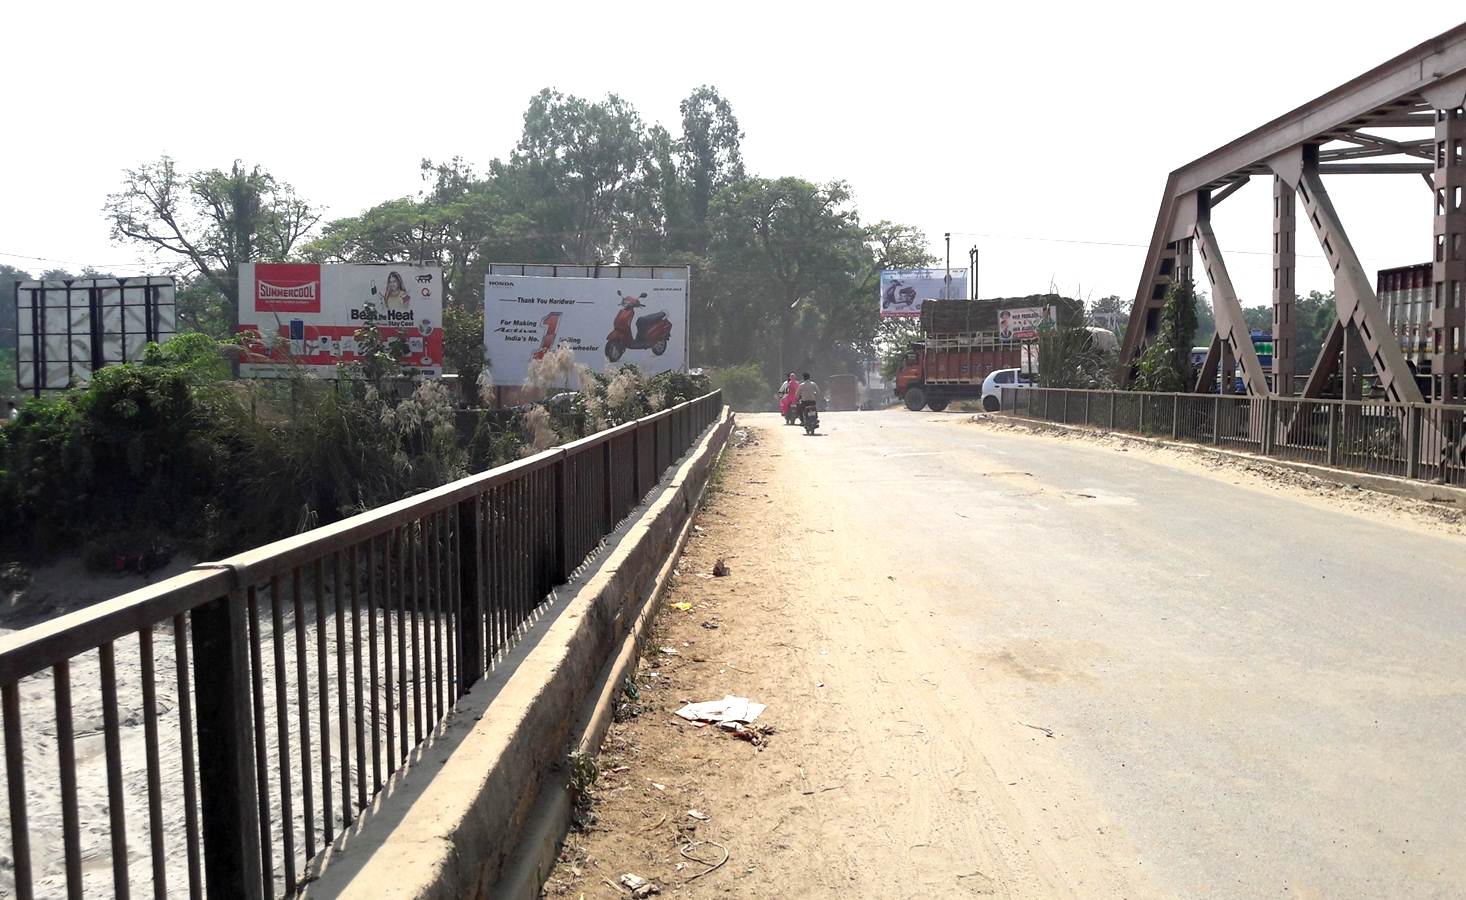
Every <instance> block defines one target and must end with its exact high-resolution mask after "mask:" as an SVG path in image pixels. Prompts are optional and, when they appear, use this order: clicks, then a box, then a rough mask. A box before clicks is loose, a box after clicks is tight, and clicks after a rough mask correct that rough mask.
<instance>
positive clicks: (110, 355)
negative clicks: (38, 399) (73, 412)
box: [15, 275, 177, 396]
mask: <svg viewBox="0 0 1466 900" xmlns="http://www.w3.org/2000/svg"><path fill="white" fill-rule="evenodd" d="M173 297H174V283H173V278H172V277H171V276H156V275H154V276H140V277H135V278H72V279H68V280H65V281H21V282H17V283H16V284H15V315H16V348H15V349H16V367H15V376H16V384H17V387H19V388H20V389H21V390H25V391H30V392H32V393H34V394H36V395H37V396H39V394H40V392H41V391H43V390H64V389H66V388H67V387H70V386H71V385H73V384H78V385H79V384H85V383H86V382H87V381H89V380H90V379H91V374H92V372H94V371H95V370H97V369H100V368H102V367H103V366H108V365H116V364H118V363H124V362H132V361H134V360H138V359H141V358H142V355H143V348H145V347H146V346H147V345H148V344H149V343H150V342H157V343H162V342H163V341H166V340H168V339H169V338H170V337H172V336H173V334H174V332H175V331H176V330H177V326H176V320H175V307H174V300H173Z"/></svg>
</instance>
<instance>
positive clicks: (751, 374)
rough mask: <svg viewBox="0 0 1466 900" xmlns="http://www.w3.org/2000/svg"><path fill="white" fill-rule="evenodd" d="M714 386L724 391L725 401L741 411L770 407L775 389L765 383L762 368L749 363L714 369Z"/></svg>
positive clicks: (712, 380) (755, 410)
mask: <svg viewBox="0 0 1466 900" xmlns="http://www.w3.org/2000/svg"><path fill="white" fill-rule="evenodd" d="M711 382H712V386H713V387H715V388H717V389H719V390H721V391H722V392H723V402H724V403H726V404H727V405H728V406H729V407H731V408H733V409H736V410H738V411H739V412H758V411H761V410H766V409H768V408H769V404H770V403H771V402H772V400H771V398H772V396H773V389H772V388H771V387H770V386H769V385H767V384H765V383H764V376H763V372H762V370H760V369H759V367H758V366H756V365H753V364H752V363H749V364H747V365H742V366H725V367H723V368H721V369H714V370H713V371H712V374H711Z"/></svg>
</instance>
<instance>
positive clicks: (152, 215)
mask: <svg viewBox="0 0 1466 900" xmlns="http://www.w3.org/2000/svg"><path fill="white" fill-rule="evenodd" d="M103 210H104V212H105V213H106V215H107V218H108V219H109V221H110V222H111V226H112V239H113V240H115V241H125V242H131V243H135V244H142V245H143V246H146V247H149V248H151V249H152V250H153V251H154V252H155V253H157V254H158V255H160V256H163V257H164V258H172V259H174V260H175V261H176V262H177V263H178V265H179V267H180V268H182V269H183V270H184V271H185V273H186V274H195V275H197V276H199V277H200V278H201V279H203V280H204V281H205V282H207V284H208V285H209V287H210V288H211V289H212V291H213V294H212V295H211V296H212V299H211V301H210V302H212V303H214V304H217V305H218V308H217V310H216V312H217V313H218V314H220V315H221V316H222V318H223V320H224V321H225V322H226V323H227V326H228V330H229V331H233V330H234V328H235V326H236V325H237V324H238V322H239V308H238V278H239V265H240V263H245V262H279V261H282V260H284V259H286V258H287V257H289V256H290V254H291V252H292V251H294V250H295V248H296V246H297V245H298V244H299V243H300V242H301V240H302V239H303V238H304V237H305V236H306V234H308V233H309V232H310V230H311V229H312V228H313V227H315V225H316V223H317V221H319V219H320V213H319V212H318V211H317V210H316V209H315V208H314V207H313V206H311V205H310V204H309V203H307V202H306V201H305V200H303V199H301V198H300V197H298V196H297V195H296V193H295V189H294V188H292V187H291V186H290V185H289V184H287V183H285V182H283V181H280V180H278V179H276V178H275V177H274V176H273V175H271V174H270V173H268V172H266V171H265V170H264V169H262V168H261V167H259V166H254V167H253V168H246V167H245V166H244V164H243V163H241V162H239V161H238V160H235V162H234V164H233V165H232V166H231V167H230V169H229V171H228V172H225V171H223V170H220V169H209V170H207V171H198V172H192V173H183V172H180V171H178V168H177V166H176V165H175V164H174V162H173V160H172V159H171V158H169V157H167V156H163V157H160V158H159V159H158V161H157V162H153V163H144V164H143V165H141V166H139V167H137V168H136V169H129V170H127V171H126V172H125V173H124V176H123V182H122V188H121V190H119V191H117V192H116V193H114V194H109V195H108V196H107V202H106V204H105V205H104V206H103Z"/></svg>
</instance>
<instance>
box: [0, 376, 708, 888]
mask: <svg viewBox="0 0 1466 900" xmlns="http://www.w3.org/2000/svg"><path fill="white" fill-rule="evenodd" d="M721 408H722V397H721V394H720V393H718V392H713V393H711V394H708V395H706V396H704V397H700V398H698V399H696V400H693V401H690V402H687V403H682V404H680V405H678V406H675V407H673V408H671V409H668V410H664V411H662V412H659V413H656V414H655V415H651V416H648V417H646V418H644V419H640V420H637V421H635V422H631V423H627V424H625V425H622V426H620V427H617V428H612V429H610V430H608V431H603V432H601V433H599V434H595V435H592V436H590V437H587V438H584V439H582V440H579V441H576V442H574V443H571V444H567V445H565V446H563V447H557V448H554V449H551V450H547V451H544V452H542V453H538V454H536V455H534V456H531V457H528V458H526V459H522V460H519V461H517V462H514V463H510V464H509V465H505V466H501V467H499V468H496V469H493V470H490V471H488V472H484V473H482V474H479V475H474V476H472V477H469V478H465V479H462V480H460V481H456V482H453V483H451V484H447V485H444V486H442V487H440V488H437V489H435V490H432V491H428V492H426V493H423V494H420V495H417V496H413V497H409V498H406V499H404V500H400V501H398V502H396V503H392V504H389V505H387V506H384V507H381V508H379V509H375V510H371V511H369V512H365V513H362V514H360V515H356V516H353V517H351V518H349V519H346V520H343V521H341V522H337V523H335V524H333V525H329V526H326V527H323V528H317V529H314V530H312V531H309V532H306V533H304V534H300V535H297V536H295V537H292V538H287V539H285V540H281V541H277V542H275V543H273V544H269V545H267V546H264V547H260V548H257V549H254V550H251V551H248V552H246V553H241V554H239V555H237V556H233V557H230V558H228V559H224V560H220V561H218V562H214V563H207V564H204V565H200V566H197V567H195V568H194V569H192V570H190V571H188V572H186V573H184V574H181V575H178V576H176V577H174V578H169V579H167V580H166V581H163V582H160V583H158V584H156V585H153V586H151V587H148V588H144V589H142V590H138V591H134V592H132V593H130V594H126V595H123V596H120V597H116V598H114V599H112V600H108V601H105V602H103V603H99V604H96V605H94V606H91V607H88V608H86V609H83V610H79V611H77V612H74V613H70V614H68V615H65V616H61V617H58V618H56V619H53V620H51V621H48V622H45V623H42V624H39V625H36V626H34V627H31V628H27V629H25V630H23V631H19V632H16V633H14V634H10V635H7V636H5V637H4V638H0V712H3V718H4V739H5V766H4V771H5V778H6V785H5V793H6V796H7V798H8V803H7V804H5V806H4V809H3V814H4V818H5V819H7V820H8V821H5V822H3V823H0V831H4V832H8V834H9V837H10V843H11V852H10V854H9V860H8V861H3V860H0V894H5V893H8V894H10V895H13V896H16V897H18V898H22V900H26V898H30V897H33V896H36V895H38V894H40V895H53V894H54V895H61V894H65V895H67V896H70V897H80V896H82V894H83V892H84V891H85V892H86V893H90V894H94V895H95V894H106V893H108V892H109V891H110V892H111V893H113V894H115V895H116V896H119V897H125V896H128V895H129V894H130V892H131V891H133V890H137V891H138V892H139V893H143V892H151V893H152V894H153V895H154V896H155V897H164V896H167V895H168V894H169V892H170V891H175V892H177V893H179V894H182V893H183V891H185V890H186V891H187V894H188V895H189V896H190V897H200V896H203V895H204V894H205V892H207V894H208V896H211V897H213V896H245V897H261V896H272V895H282V894H291V893H293V892H295V891H296V890H297V889H298V888H299V887H300V886H301V885H302V884H303V883H304V882H305V881H307V880H309V877H310V876H309V874H308V873H309V868H308V867H309V866H310V865H311V863H312V861H313V860H316V859H317V858H318V857H319V856H320V854H321V853H322V852H323V851H324V850H325V848H327V847H329V846H330V845H331V842H332V841H333V840H334V839H335V838H336V836H337V835H338V834H341V833H342V832H343V831H344V830H345V829H347V828H349V827H350V826H351V824H352V823H353V822H354V821H355V820H356V819H357V817H358V816H360V815H361V813H362V811H363V810H365V809H367V807H368V805H369V804H370V803H371V802H372V800H373V798H374V797H375V796H376V795H377V794H378V793H380V792H381V791H382V790H383V788H384V786H385V785H386V784H387V783H388V781H389V779H390V777H391V776H392V774H393V773H395V772H397V771H399V770H400V769H402V768H403V767H405V766H407V765H408V764H409V761H410V760H412V759H413V757H414V754H415V753H416V752H418V751H419V749H420V747H421V745H422V744H423V742H424V741H425V740H426V739H427V738H428V737H430V736H431V735H432V734H433V732H434V730H435V729H436V728H438V727H439V726H440V725H441V724H442V723H443V722H444V721H445V719H447V717H448V716H449V715H450V713H451V712H452V710H453V707H454V704H455V701H457V699H458V698H459V697H460V696H462V694H463V693H464V692H465V691H466V690H467V689H468V688H469V687H470V686H471V685H473V684H474V682H476V681H478V680H479V679H480V678H482V677H483V675H484V674H485V672H486V671H488V670H489V669H490V667H492V666H493V665H494V661H495V659H496V658H497V657H499V656H500V654H502V653H503V652H505V651H506V650H507V649H508V648H510V647H511V646H513V644H514V643H515V641H516V639H517V637H518V635H520V634H521V632H522V630H523V629H524V628H525V627H526V626H527V625H528V624H530V623H531V622H532V621H533V620H534V619H535V618H536V617H537V615H538V614H539V612H540V611H541V607H542V605H543V604H544V603H546V601H547V599H548V595H549V594H550V592H551V590H552V588H553V587H554V586H555V585H557V584H561V583H563V582H565V581H567V580H568V579H569V578H570V577H571V575H572V573H573V571H574V570H575V569H576V568H577V567H578V566H580V565H582V563H583V562H584V561H585V560H586V559H587V557H588V556H589V555H590V554H591V553H593V552H595V550H596V548H597V546H598V545H599V544H600V542H601V541H602V539H603V538H605V537H606V536H607V535H609V534H610V533H611V532H612V531H613V530H614V529H615V528H616V527H617V525H618V523H620V522H621V521H622V520H623V519H625V518H626V516H627V515H629V514H630V513H631V511H632V510H633V509H634V508H635V507H636V506H637V504H639V503H640V502H641V501H642V499H643V498H644V497H646V495H647V494H648V493H649V492H650V490H651V489H652V488H653V487H654V486H655V485H656V483H657V481H658V480H659V479H660V477H661V475H662V474H663V473H664V472H665V471H666V470H667V469H668V468H669V467H670V466H671V465H672V464H673V463H674V462H675V461H676V460H677V459H678V458H679V457H681V456H682V454H683V453H684V452H686V451H687V450H688V449H689V448H690V447H691V446H692V445H693V443H694V442H695V441H696V440H698V438H699V436H700V435H701V434H702V433H703V432H704V431H705V430H706V429H707V428H708V427H709V426H711V425H712V424H714V423H715V422H716V421H717V419H718V417H719V414H720V412H721ZM139 725H140V726H141V728H139V727H137V726H139ZM139 732H141V733H139ZM7 882H8V883H7Z"/></svg>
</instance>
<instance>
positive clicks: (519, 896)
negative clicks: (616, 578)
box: [488, 412, 734, 900]
mask: <svg viewBox="0 0 1466 900" xmlns="http://www.w3.org/2000/svg"><path fill="white" fill-rule="evenodd" d="M733 418H734V417H733V414H732V413H731V412H730V413H728V415H727V418H726V419H725V421H724V422H723V423H720V427H727V428H729V429H730V430H731V428H732V426H733ZM724 444H726V435H725V436H724ZM724 449H725V446H719V447H718V448H717V451H716V453H715V454H714V455H713V463H712V465H714V466H716V465H717V460H718V459H720V458H721V457H722V454H723V450H724ZM709 471H711V469H710V470H709ZM707 486H708V479H707V478H704V479H703V480H702V484H701V485H700V486H699V487H698V488H697V491H696V497H695V498H694V499H693V503H692V513H691V514H689V515H688V517H687V521H686V522H684V523H683V524H682V530H681V531H680V532H679V533H678V535H677V541H676V545H675V547H674V548H673V550H672V552H671V553H669V554H668V555H667V561H666V562H665V563H664V564H663V565H662V568H661V569H659V570H658V571H657V574H656V577H655V579H654V580H653V582H652V584H651V585H650V587H649V589H648V590H647V598H646V602H645V603H643V604H642V607H641V613H640V614H639V615H638V616H637V618H636V622H635V624H634V625H633V626H632V628H631V632H630V633H629V634H628V635H627V636H626V640H625V642H623V643H622V645H621V652H620V653H618V654H617V655H616V658H615V659H612V660H611V661H610V662H608V663H607V664H606V668H605V671H604V672H603V673H602V677H601V681H600V690H599V691H597V692H596V694H595V695H594V696H593V697H592V698H591V699H590V701H589V702H588V703H587V705H586V708H585V710H584V712H583V713H582V715H581V718H580V722H581V737H580V740H579V741H578V742H577V744H576V747H575V749H576V750H577V751H578V752H580V753H581V754H583V755H586V756H596V755H598V754H599V753H600V749H601V742H602V741H603V740H605V737H606V732H607V731H608V730H610V727H611V720H612V718H613V717H614V715H615V711H616V698H617V697H618V696H620V694H621V685H622V684H623V683H624V682H625V681H626V678H627V677H628V676H629V675H631V674H632V673H633V672H634V671H636V664H637V661H638V660H639V659H640V658H641V650H642V647H643V645H644V644H645V643H646V638H647V635H648V634H650V633H651V627H652V622H654V621H655V620H656V617H657V611H658V610H657V607H658V605H659V604H660V603H661V600H662V597H663V595H665V594H666V590H667V584H668V582H669V581H670V580H671V577H672V571H673V569H675V568H676V567H677V563H678V561H679V560H680V559H681V557H682V550H683V548H684V547H686V546H687V539H688V538H689V537H691V536H692V523H693V522H694V520H695V519H696V518H697V517H696V512H697V510H698V509H699V508H701V506H702V500H703V497H704V496H705V495H706V493H707ZM543 794H544V796H543V797H542V798H541V800H540V803H539V805H538V806H537V807H536V809H535V811H534V813H532V814H531V815H530V818H529V821H528V822H527V823H526V824H525V827H524V830H523V831H522V833H521V835H520V839H519V844H518V846H517V847H516V848H515V851H514V856H513V861H512V862H511V863H510V866H509V869H508V871H507V872H506V874H505V875H504V877H503V878H502V879H500V881H499V883H498V884H497V885H495V886H494V889H493V890H492V891H490V892H489V894H488V896H489V897H492V898H494V900H500V898H504V900H537V898H538V897H539V896H540V888H541V887H543V886H544V883H545V879H546V878H548V877H549V874H550V871H551V870H552V869H553V868H554V867H555V863H556V861H557V860H558V859H559V855H560V845H561V844H562V843H563V842H564V840H565V834H566V831H567V830H568V829H569V827H570V815H571V799H570V792H569V791H544V792H543Z"/></svg>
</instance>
